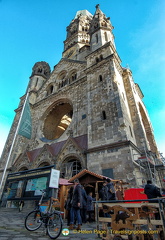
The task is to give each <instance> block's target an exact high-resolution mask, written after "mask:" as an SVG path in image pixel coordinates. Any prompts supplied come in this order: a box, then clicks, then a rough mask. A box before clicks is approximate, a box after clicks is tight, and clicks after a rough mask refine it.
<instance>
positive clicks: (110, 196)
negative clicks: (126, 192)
mask: <svg viewBox="0 0 165 240" xmlns="http://www.w3.org/2000/svg"><path fill="white" fill-rule="evenodd" d="M107 188H108V200H115V199H116V194H115V188H114V185H113V183H112V182H110V183H108V184H107Z"/></svg>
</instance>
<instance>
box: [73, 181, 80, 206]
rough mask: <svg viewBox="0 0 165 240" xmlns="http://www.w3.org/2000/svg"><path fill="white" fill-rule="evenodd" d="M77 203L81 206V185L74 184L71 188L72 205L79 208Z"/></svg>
mask: <svg viewBox="0 0 165 240" xmlns="http://www.w3.org/2000/svg"><path fill="white" fill-rule="evenodd" d="M78 203H80V208H82V187H81V185H80V184H78V185H76V187H75V188H74V190H73V196H72V202H71V204H72V207H75V208H79V207H78Z"/></svg>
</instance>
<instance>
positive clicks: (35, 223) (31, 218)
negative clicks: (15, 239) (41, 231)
mask: <svg viewBox="0 0 165 240" xmlns="http://www.w3.org/2000/svg"><path fill="white" fill-rule="evenodd" d="M41 225H42V219H41V212H40V211H39V210H34V211H32V212H30V213H29V214H28V215H27V216H26V218H25V227H26V229H27V230H28V231H35V230H37V229H38V228H40V227H41Z"/></svg>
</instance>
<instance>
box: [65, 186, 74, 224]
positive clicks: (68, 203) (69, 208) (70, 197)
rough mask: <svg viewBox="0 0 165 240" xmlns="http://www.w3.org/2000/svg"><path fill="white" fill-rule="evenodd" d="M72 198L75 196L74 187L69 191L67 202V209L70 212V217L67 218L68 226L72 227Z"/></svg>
mask: <svg viewBox="0 0 165 240" xmlns="http://www.w3.org/2000/svg"><path fill="white" fill-rule="evenodd" d="M72 196H73V187H72V186H71V187H70V189H69V191H68V196H67V200H66V202H65V209H66V210H67V211H68V216H67V225H68V226H69V225H70V215H71V214H70V210H71V201H72Z"/></svg>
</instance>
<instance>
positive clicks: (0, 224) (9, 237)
mask: <svg viewBox="0 0 165 240" xmlns="http://www.w3.org/2000/svg"><path fill="white" fill-rule="evenodd" d="M28 212H29V211H28V209H26V210H23V211H22V212H19V211H18V209H12V208H2V207H1V208H0V240H47V239H49V240H50V238H49V237H48V236H47V235H46V234H45V232H44V228H43V227H41V228H40V229H39V230H37V231H34V232H30V231H27V230H26V229H25V227H24V219H25V216H26V215H27V213H28ZM64 228H68V226H67V224H66V221H65V220H64V224H63V229H64ZM95 231H96V223H94V222H92V223H90V224H89V223H86V224H83V225H82V231H81V233H78V232H76V230H72V231H69V235H68V236H64V235H63V234H62V233H61V235H60V236H59V237H58V239H59V240H85V239H89V240H92V239H99V238H98V235H97V234H96V233H95Z"/></svg>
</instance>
